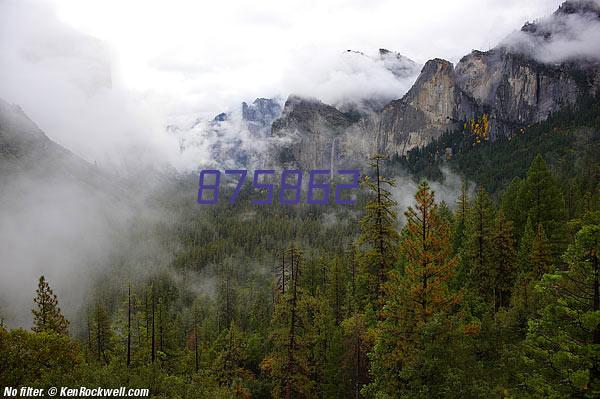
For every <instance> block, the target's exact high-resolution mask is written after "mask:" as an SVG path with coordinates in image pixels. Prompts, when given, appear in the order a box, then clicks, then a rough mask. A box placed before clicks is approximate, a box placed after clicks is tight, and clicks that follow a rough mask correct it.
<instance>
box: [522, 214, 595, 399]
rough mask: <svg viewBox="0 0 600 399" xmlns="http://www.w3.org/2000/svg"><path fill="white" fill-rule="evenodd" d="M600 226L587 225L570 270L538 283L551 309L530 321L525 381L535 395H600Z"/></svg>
mask: <svg viewBox="0 0 600 399" xmlns="http://www.w3.org/2000/svg"><path fill="white" fill-rule="evenodd" d="M599 249H600V225H587V226H584V227H583V228H582V229H581V230H580V231H579V233H577V236H576V240H575V243H574V244H572V245H570V246H569V248H568V250H567V252H566V253H565V256H564V260H565V261H566V263H567V265H568V269H567V270H566V271H564V272H563V271H557V272H554V273H549V274H546V275H545V276H544V278H543V280H542V281H541V282H540V284H539V285H538V291H539V292H540V293H541V294H542V295H543V296H544V299H545V302H546V303H547V306H545V308H544V309H543V310H542V312H541V314H540V317H538V318H536V319H534V320H531V321H530V323H529V333H528V334H527V340H526V342H525V344H526V345H525V348H526V355H527V357H528V359H530V360H531V361H532V362H533V365H535V367H532V368H530V369H529V370H528V373H527V375H526V380H525V382H526V383H527V384H528V385H529V386H530V387H531V388H532V389H533V390H534V393H535V396H540V397H541V396H544V397H581V398H583V397H585V398H588V397H589V398H592V397H594V398H595V397H600V264H599V262H598V250H599Z"/></svg>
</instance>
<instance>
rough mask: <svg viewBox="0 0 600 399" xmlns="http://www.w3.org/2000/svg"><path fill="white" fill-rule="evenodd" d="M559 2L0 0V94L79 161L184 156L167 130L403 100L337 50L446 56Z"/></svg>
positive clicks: (397, 87) (382, 73)
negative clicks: (298, 98)
mask: <svg viewBox="0 0 600 399" xmlns="http://www.w3.org/2000/svg"><path fill="white" fill-rule="evenodd" d="M559 2H560V0H551V1H548V0H533V1H530V2H527V3H523V2H521V1H517V0H509V1H500V0H483V1H480V0H461V1H456V2H447V1H443V0H423V1H420V2H398V1H393V0H378V1H364V0H330V1H316V0H310V1H306V0H286V1H283V0H267V1H261V2H246V1H242V0H223V1H220V2H204V1H184V0H171V1H141V0H130V1H122V0H37V1H36V0H19V1H17V0H3V1H2V2H1V3H0V30H1V31H0V33H1V34H0V54H2V55H1V57H2V63H1V64H0V73H1V74H2V77H3V78H2V79H0V97H4V98H5V99H6V100H8V101H10V102H14V103H19V104H20V105H22V106H23V109H24V110H25V111H26V112H27V113H28V114H29V115H30V116H31V117H32V118H33V119H34V120H35V121H36V122H37V123H38V124H39V125H40V127H42V129H44V130H45V131H46V132H47V133H48V135H49V136H50V137H51V138H52V139H54V140H55V141H58V142H59V143H61V144H63V145H65V146H67V147H68V148H70V149H72V150H73V151H74V152H76V153H77V154H80V155H82V156H84V157H85V158H87V159H88V160H90V161H93V160H99V161H100V162H101V163H102V162H104V163H105V162H109V161H112V160H114V159H118V158H119V157H120V156H121V153H125V154H127V155H131V151H132V148H135V149H136V151H137V153H138V154H140V156H141V154H143V155H145V156H146V157H147V158H148V159H153V158H154V155H153V154H154V153H158V154H160V156H161V157H162V158H163V159H167V160H170V161H172V162H175V161H181V159H179V158H178V155H177V152H178V143H177V142H176V140H172V139H173V137H170V136H169V135H167V134H166V133H165V131H164V127H165V126H166V125H167V124H171V123H176V124H179V123H180V122H181V121H188V122H189V121H190V120H192V119H195V118H197V117H201V118H204V119H207V118H210V117H212V116H214V115H215V114H217V113H219V112H222V111H224V110H230V109H234V108H236V107H238V106H239V103H240V102H241V101H252V100H253V99H254V98H256V97H274V96H281V97H282V98H285V97H286V96H287V95H288V94H289V93H291V92H296V93H302V94H307V95H310V94H311V93H312V95H313V96H316V97H320V98H321V99H323V100H324V101H326V102H336V101H343V100H344V99H345V98H348V97H361V96H363V97H369V96H371V95H376V96H377V95H381V96H384V97H395V96H397V97H400V96H401V95H402V94H403V93H404V92H405V91H406V89H407V88H408V85H409V84H410V80H407V81H397V80H394V79H393V78H392V77H391V74H389V73H388V72H387V71H386V70H385V69H383V68H380V66H381V65H379V64H378V63H377V62H375V61H373V60H369V59H359V60H356V59H350V58H351V57H350V58H349V57H348V56H347V55H344V54H343V51H344V50H346V49H353V50H358V51H364V52H365V53H367V54H373V53H374V52H376V51H377V49H379V48H388V49H390V50H392V51H399V52H400V53H402V54H404V55H406V56H408V57H410V58H412V59H414V60H415V61H417V62H419V63H423V62H424V61H426V60H427V59H430V58H433V57H443V58H447V59H450V60H452V61H456V60H458V59H459V58H460V57H461V56H462V55H464V54H466V53H468V52H469V51H470V50H471V49H473V48H479V49H487V48H489V47H492V46H494V45H495V44H496V43H497V42H498V41H499V40H500V39H501V38H502V37H505V36H506V35H507V34H508V33H510V32H511V31H512V30H514V29H515V28H518V27H520V26H521V25H522V24H523V23H524V22H525V21H526V20H527V19H532V18H534V17H538V16H541V15H546V14H549V13H550V12H552V11H553V10H554V9H555V8H556V7H557V6H558V4H559ZM93 38H96V39H93ZM107 76H110V78H107ZM188 166H189V165H188Z"/></svg>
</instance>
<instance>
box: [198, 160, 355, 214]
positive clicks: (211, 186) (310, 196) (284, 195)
mask: <svg viewBox="0 0 600 399" xmlns="http://www.w3.org/2000/svg"><path fill="white" fill-rule="evenodd" d="M330 174H331V171H329V170H326V169H317V170H311V171H310V172H309V173H308V191H307V195H306V203H307V204H313V205H325V204H328V203H329V197H330V193H331V189H332V187H331V184H330V183H329V182H328V180H329V176H330ZM336 174H337V175H340V176H348V177H349V178H344V180H346V179H348V180H350V181H349V182H347V183H338V184H336V186H335V203H336V204H339V205H354V204H355V202H356V200H355V199H342V194H343V192H344V190H346V191H347V190H353V189H356V188H358V180H359V176H360V171H359V170H358V169H349V170H338V171H337V172H336ZM211 175H212V176H214V182H213V183H207V182H206V180H207V179H206V177H207V176H211ZM225 175H237V176H238V181H237V185H236V187H235V190H234V192H233V194H232V195H231V197H229V203H230V204H233V203H234V202H235V200H236V199H237V197H238V194H239V193H240V191H241V189H242V186H243V185H244V182H245V181H246V177H247V175H248V171H247V170H243V169H236V170H226V171H225ZM303 175H304V173H303V172H302V171H301V170H296V169H293V170H284V171H283V172H282V173H281V179H280V190H279V203H280V204H281V205H297V204H299V203H300V198H301V194H302V179H303ZM261 176H262V177H263V178H262V179H261ZM269 176H275V170H255V171H254V178H253V179H252V186H253V187H254V188H255V189H258V190H266V198H263V199H254V200H253V201H252V203H253V204H257V205H264V204H272V203H273V192H274V187H275V185H274V184H273V183H266V182H265V180H267V179H268V178H269ZM319 176H320V177H321V178H320V179H319ZM261 180H262V182H261ZM270 180H273V178H271V179H270ZM290 180H291V181H290ZM220 182H221V172H220V171H219V170H214V169H207V170H203V171H201V172H200V185H199V189H198V203H199V204H216V203H217V202H219V184H220ZM205 192H208V195H206V194H205ZM319 192H320V193H321V196H320V197H321V198H318V196H317V195H316V193H319ZM210 193H212V198H211V195H210ZM290 193H293V195H290ZM347 196H348V195H346V197H347ZM206 197H208V198H206Z"/></svg>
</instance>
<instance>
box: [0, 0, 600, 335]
mask: <svg viewBox="0 0 600 399" xmlns="http://www.w3.org/2000/svg"><path fill="white" fill-rule="evenodd" d="M559 3H560V1H554V0H553V1H547V0H535V1H531V2H528V3H527V4H523V2H521V1H516V0H511V1H492V0H484V1H483V2H482V1H476V0H463V1H458V2H445V1H433V0H429V1H423V2H419V3H402V2H394V1H391V0H390V1H383V0H382V1H361V0H335V1H332V2H311V1H309V2H305V1H289V2H283V1H269V2H265V3H264V4H261V5H260V6H259V5H256V6H255V5H250V3H247V2H242V1H225V2H220V3H214V4H209V5H205V4H207V3H206V2H194V3H192V2H182V1H180V0H177V1H174V2H166V1H165V2H137V1H131V2H122V1H96V0H93V1H89V2H88V1H85V2H83V1H80V0H77V1H70V0H64V1H63V0H56V1H46V0H38V1H32V0H0V98H1V99H4V100H6V101H8V102H9V103H13V104H18V105H20V106H21V108H22V109H23V110H24V111H25V113H26V114H27V115H28V116H29V117H30V118H31V119H32V120H33V121H35V123H36V124H37V125H38V126H39V127H40V128H41V130H43V131H44V132H45V133H46V134H47V136H48V137H49V138H50V139H51V140H53V141H55V142H57V143H58V144H60V145H62V146H64V147H66V148H67V149H68V150H71V151H72V152H73V154H75V155H73V154H71V155H65V154H63V155H60V156H59V155H58V154H59V153H60V154H62V152H61V151H58V152H52V153H51V154H50V155H52V156H57V157H59V158H61V157H62V156H64V157H65V159H64V160H62V158H61V159H51V160H46V161H45V162H47V163H43V162H37V159H30V160H28V162H33V163H39V164H38V165H36V168H35V169H36V173H35V174H32V175H29V174H28V173H23V171H27V170H29V169H27V168H29V166H30V165H29V163H28V164H27V168H26V167H25V166H23V165H18V167H17V168H16V170H17V173H16V174H15V177H11V179H9V180H4V179H0V184H1V186H0V273H1V275H2V278H1V279H0V316H2V317H5V318H6V319H7V322H8V323H9V324H10V325H11V326H25V327H28V326H30V323H31V313H30V309H31V306H32V302H31V301H32V298H33V295H34V292H35V288H36V284H37V278H38V277H39V275H41V274H45V275H46V277H47V279H48V281H49V282H50V284H51V286H52V287H53V288H54V290H55V292H56V293H57V294H58V296H59V298H60V301H61V306H62V307H63V309H64V310H65V312H66V315H67V317H68V318H70V319H73V318H74V317H75V316H76V314H77V310H78V308H80V306H81V305H82V304H84V303H85V300H86V299H87V298H86V292H88V291H87V290H88V288H89V286H90V283H91V281H92V279H93V278H94V277H95V276H97V275H99V274H100V273H102V272H106V271H108V270H111V268H115V267H116V265H118V262H117V261H116V260H117V259H118V258H119V254H121V253H123V252H127V254H128V255H129V256H130V258H131V259H130V260H131V263H132V264H134V265H136V266H135V267H136V269H135V272H136V275H137V277H138V278H143V276H144V273H145V272H148V273H151V272H154V271H156V270H160V269H161V268H162V267H164V266H165V265H167V264H168V262H169V260H170V256H171V254H170V253H168V252H165V251H163V250H162V249H161V247H160V245H157V244H156V243H154V242H152V239H151V238H150V239H149V240H148V241H146V242H144V243H139V242H134V241H131V240H130V236H129V234H128V231H129V228H130V227H131V224H132V222H133V221H134V220H144V221H146V223H148V224H149V225H151V224H152V223H154V222H156V221H165V220H170V217H171V215H166V214H164V211H162V210H159V209H157V208H155V207H153V206H151V205H149V204H148V203H147V202H146V201H145V200H144V199H145V197H146V196H147V195H148V194H149V192H151V188H156V187H147V186H150V185H153V184H154V183H152V182H153V180H152V179H149V177H150V176H152V174H153V173H154V172H155V175H156V176H159V177H160V176H163V177H164V178H166V179H172V178H174V176H175V173H173V170H172V169H170V168H171V167H174V168H176V169H177V170H179V171H193V170H195V169H197V167H198V165H199V164H210V163H211V162H216V161H219V162H221V163H220V164H221V165H225V166H229V164H227V161H228V159H226V157H227V156H229V154H235V153H236V150H239V148H240V142H241V143H243V146H242V147H243V148H250V149H251V150H252V151H254V153H255V154H260V153H261V152H263V150H264V148H265V147H266V146H267V145H268V140H263V139H260V138H258V139H257V137H256V136H252V135H250V133H249V131H248V129H247V127H246V126H245V125H244V123H243V121H242V118H241V116H240V112H239V110H240V104H241V102H242V101H246V102H248V103H251V102H252V101H253V100H254V98H256V97H267V98H274V97H277V98H280V99H281V101H282V102H283V101H284V99H285V98H286V97H287V96H288V95H289V94H290V93H296V94H300V95H305V96H310V97H316V98H318V99H320V100H322V101H324V102H326V103H329V104H333V105H337V106H343V105H345V104H347V103H349V102H361V101H369V100H377V101H388V100H391V99H394V98H399V97H401V96H402V95H403V94H404V93H405V92H406V91H407V90H408V89H409V87H410V85H411V84H412V83H413V81H414V80H415V78H416V76H417V72H418V68H416V69H414V70H411V71H410V73H407V74H406V75H404V76H398V75H397V74H394V73H393V71H392V70H391V68H390V65H389V60H386V59H382V58H380V57H379V55H378V52H377V51H378V49H379V48H382V47H384V48H388V49H389V50H391V51H398V52H399V53H401V54H403V55H404V56H407V57H409V58H410V59H413V60H414V61H415V62H416V65H422V64H423V63H424V62H425V61H426V60H427V59H430V58H433V57H444V58H447V59H450V60H452V61H456V60H457V59H459V58H460V57H461V56H462V55H464V54H467V53H468V52H469V51H470V50H471V49H473V48H480V49H487V48H490V47H492V46H493V45H495V44H496V43H497V41H498V40H500V38H502V37H505V36H506V35H508V34H509V33H510V32H511V31H513V30H514V29H515V27H518V26H521V25H522V24H523V23H524V22H525V21H526V20H528V19H531V18H533V17H535V16H539V15H545V14H548V13H549V12H551V11H553V10H554V9H555V8H556V7H557V5H558V4H559ZM465 15H468V16H469V18H470V19H471V20H470V21H469V20H467V21H465ZM481 21H485V22H481ZM547 23H548V24H554V23H555V21H553V20H549V22H547ZM560 23H561V24H563V25H564V34H562V33H561V34H560V35H557V36H556V37H555V38H553V39H552V40H551V41H550V42H544V43H543V44H542V45H539V43H537V42H531V40H532V39H531V38H529V37H522V36H523V35H522V34H520V33H518V32H517V33H514V34H513V35H511V36H509V39H507V43H510V45H514V46H515V48H517V47H518V48H523V49H525V50H526V51H532V52H534V54H535V56H536V57H537V58H538V59H540V60H543V61H544V62H554V61H557V60H563V59H568V58H570V57H572V56H576V55H583V56H586V57H593V56H594V54H595V55H596V56H597V55H598V54H599V53H600V52H599V51H598V43H599V42H600V40H598V38H599V36H598V27H597V26H596V25H585V23H586V21H585V19H578V18H567V20H565V21H561V22H560ZM563 25H561V26H563ZM593 40H595V41H593ZM590 43H592V44H593V45H592V46H589V44H590ZM346 50H353V51H352V52H347V51H346ZM525 50H524V51H525ZM220 112H229V114H230V118H229V119H228V120H227V121H224V122H219V123H217V124H215V123H213V121H212V118H213V117H214V116H215V115H216V114H218V113H220ZM24 123H25V125H27V126H25V128H26V129H31V128H32V127H31V126H29V122H27V121H25V122H24ZM167 126H171V128H167ZM2 127H3V126H2V125H1V124H0V128H2ZM0 138H2V137H1V136H0ZM281 140H285V139H281ZM37 143H38V144H39V148H40V151H44V148H46V147H48V143H47V142H44V141H40V142H37ZM216 144H219V145H222V146H224V148H222V152H221V153H222V154H224V158H223V159H222V160H216V159H215V157H214V153H213V147H214V146H215V145H216ZM3 151H4V148H0V156H3V155H4V153H3ZM11 156H12V154H11ZM75 157H81V158H83V159H85V160H86V161H88V162H89V163H90V165H87V164H82V163H80V162H79V161H78V160H74V159H75ZM11 159H12V158H11ZM257 159H259V158H257ZM63 161H64V162H65V163H66V164H68V165H71V167H70V169H69V168H67V169H66V170H69V171H72V170H77V171H80V172H81V173H79V172H78V173H73V175H70V173H71V172H69V173H68V175H67V176H62V177H61V176H60V173H61V172H64V170H65V169H61V170H57V171H56V173H55V171H54V168H55V166H56V163H55V162H59V163H60V162H63ZM253 161H256V159H255V160H253ZM83 165H85V166H83ZM92 165H96V166H95V168H96V169H97V170H95V169H90V168H92ZM0 166H2V164H1V163H0ZM21 166H23V168H22V169H20V168H21ZM11 171H12V170H11ZM44 171H45V172H47V173H42V172H44ZM0 172H1V173H6V169H1V168H0ZM444 173H445V176H446V179H445V182H444V183H443V184H438V183H433V184H432V186H433V188H434V190H435V191H436V194H437V198H438V200H445V201H446V202H447V203H449V204H453V203H454V202H455V199H456V196H457V193H458V189H459V187H460V185H459V179H458V178H457V177H456V176H455V175H453V174H451V173H450V172H449V171H444ZM165 176H166V177H165ZM2 177H4V176H2ZM398 179H399V185H398V190H397V191H395V198H396V199H397V201H398V203H399V210H400V213H401V212H402V210H403V209H405V208H406V206H408V205H410V204H411V203H412V198H413V197H414V192H415V191H416V187H417V184H416V182H414V181H412V180H410V179H408V178H403V177H399V178H398ZM107 181H111V182H113V183H107ZM155 183H156V182H155ZM160 184H161V183H160V179H159V181H158V183H156V186H157V187H158V189H160ZM334 222H335V215H330V216H328V217H327V218H326V220H325V224H326V225H330V224H331V223H334ZM132 273H133V272H132ZM202 284H204V283H202ZM207 284H208V285H210V284H211V283H207Z"/></svg>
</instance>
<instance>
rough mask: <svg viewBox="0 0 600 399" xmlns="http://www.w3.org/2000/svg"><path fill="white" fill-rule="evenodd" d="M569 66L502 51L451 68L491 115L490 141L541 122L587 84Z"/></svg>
mask: <svg viewBox="0 0 600 399" xmlns="http://www.w3.org/2000/svg"><path fill="white" fill-rule="evenodd" d="M575 73H576V71H574V70H573V69H572V68H570V67H569V66H565V65H546V64H541V63H538V62H536V61H534V60H532V59H528V58H526V57H523V56H521V55H518V54H512V53H510V52H508V51H506V50H505V49H502V48H500V49H495V50H491V51H488V52H479V51H474V52H472V53H471V54H469V55H467V56H465V57H463V59H461V60H460V62H459V63H458V64H457V66H456V79H457V84H458V86H459V87H460V88H461V90H463V91H464V92H465V93H466V94H467V95H468V96H471V97H472V98H474V99H475V101H476V102H477V104H478V106H479V108H480V109H481V110H482V112H487V113H488V114H490V116H491V119H490V120H491V124H490V129H491V137H492V138H494V137H496V136H497V135H507V134H510V133H511V132H512V131H513V130H514V129H515V128H517V127H520V126H524V125H527V124H531V123H535V122H539V121H542V120H545V119H546V118H547V117H548V116H549V115H550V114H551V113H552V112H556V111H558V110H559V109H561V108H562V107H564V106H566V105H569V104H573V103H574V102H575V101H576V100H577V99H578V98H579V97H580V96H582V95H583V94H585V93H586V92H588V91H589V90H590V89H591V86H589V85H586V84H585V83H583V82H578V81H577V80H576V78H575Z"/></svg>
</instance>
